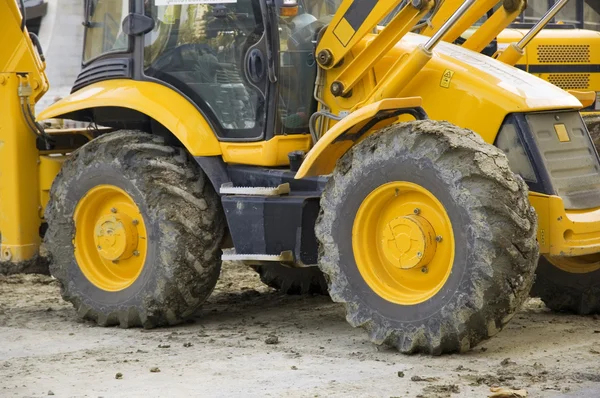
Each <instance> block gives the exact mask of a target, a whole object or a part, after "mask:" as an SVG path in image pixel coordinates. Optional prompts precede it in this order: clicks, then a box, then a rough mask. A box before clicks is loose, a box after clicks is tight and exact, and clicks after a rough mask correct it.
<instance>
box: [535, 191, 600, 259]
mask: <svg viewBox="0 0 600 398" xmlns="http://www.w3.org/2000/svg"><path fill="white" fill-rule="evenodd" d="M529 201H530V202H531V205H532V206H533V207H534V208H535V210H536V212H537V215H538V235H537V237H538V243H539V246H540V253H541V254H547V255H551V256H560V257H578V256H586V255H591V254H596V253H600V208H597V209H589V210H565V208H564V203H563V200H562V199H561V198H560V197H559V196H548V195H543V194H539V193H535V192H531V193H530V194H529Z"/></svg>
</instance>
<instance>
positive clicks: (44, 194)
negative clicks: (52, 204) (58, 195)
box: [38, 156, 67, 218]
mask: <svg viewBox="0 0 600 398" xmlns="http://www.w3.org/2000/svg"><path fill="white" fill-rule="evenodd" d="M66 158H67V157H66V156H40V163H39V165H38V174H39V186H40V203H41V209H40V218H43V214H44V211H45V210H46V205H47V204H48V200H49V199H50V188H51V187H52V182H53V181H54V178H56V175H57V174H58V172H59V171H60V168H61V167H62V164H63V162H64V161H65V160H66Z"/></svg>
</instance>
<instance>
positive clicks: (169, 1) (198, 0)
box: [154, 0, 237, 6]
mask: <svg viewBox="0 0 600 398" xmlns="http://www.w3.org/2000/svg"><path fill="white" fill-rule="evenodd" d="M223 3H237V0H154V5H155V6H174V5H180V4H223Z"/></svg>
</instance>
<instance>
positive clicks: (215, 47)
mask: <svg viewBox="0 0 600 398" xmlns="http://www.w3.org/2000/svg"><path fill="white" fill-rule="evenodd" d="M178 3H179V4H178ZM181 3H185V4H181ZM475 3H476V1H475V0H467V1H465V2H464V4H462V5H461V6H460V7H459V8H458V9H457V10H456V11H455V12H454V13H453V14H452V15H451V16H450V18H449V19H448V21H446V22H445V23H444V24H443V25H442V26H441V27H440V29H439V31H438V32H437V33H436V34H434V35H433V36H432V37H426V36H423V35H418V34H413V33H411V32H410V31H411V30H412V29H413V28H414V27H415V25H416V24H417V23H419V21H420V20H421V19H422V18H423V17H424V16H425V15H427V13H428V12H429V11H430V10H431V9H432V7H433V6H434V2H433V1H431V0H413V1H411V2H410V3H409V4H407V5H406V6H405V7H404V8H403V9H402V10H401V11H400V12H399V13H397V15H395V16H394V18H393V19H392V20H391V21H390V23H389V24H388V25H387V26H386V27H385V29H383V30H381V31H379V32H376V29H375V28H376V26H377V25H378V23H379V22H380V21H382V19H383V18H384V17H385V16H386V15H388V14H389V13H390V12H392V10H393V9H394V7H395V6H396V5H398V4H399V1H389V2H388V1H386V2H383V1H375V0H362V1H352V0H343V1H341V0H333V1H320V0H317V1H311V0H300V1H295V0H280V1H271V0H238V1H237V2H236V3H230V2H226V3H219V4H215V2H214V1H210V0H197V1H185V2H182V1H179V0H154V1H141V0H139V1H134V2H130V1H126V0H88V1H86V4H85V5H86V7H85V9H86V15H85V21H84V24H85V26H86V33H85V43H84V52H83V53H84V56H83V68H82V71H81V73H80V75H79V77H78V78H77V80H76V82H75V83H74V86H73V90H72V94H71V95H70V96H68V97H66V98H64V99H62V100H61V101H59V102H57V103H55V104H53V105H51V106H50V107H49V108H47V109H45V110H44V111H42V112H41V113H40V114H39V115H38V116H37V119H36V120H34V119H33V115H32V112H31V107H32V104H33V103H34V102H35V101H37V100H38V99H39V98H40V97H41V95H43V93H44V92H45V91H46V90H47V86H48V84H47V81H46V79H45V75H44V72H43V69H44V63H43V59H42V58H41V57H40V55H39V54H38V52H37V51H36V49H35V46H34V43H35V38H34V39H33V40H31V39H30V35H28V33H27V31H26V29H25V28H24V26H22V25H21V19H22V16H21V13H20V11H19V7H18V3H17V2H16V1H14V0H0V32H1V33H3V35H2V37H3V38H5V42H4V43H3V45H2V51H0V71H1V73H0V90H2V95H1V96H0V99H1V100H2V101H3V102H4V104H3V108H2V109H7V110H8V114H9V115H10V117H9V118H3V119H1V120H0V123H1V124H0V134H1V137H2V138H1V139H2V141H3V145H2V146H1V147H0V169H1V170H2V174H1V175H0V189H1V190H0V198H1V201H0V216H1V217H0V231H1V232H2V247H1V249H2V252H1V254H2V261H4V262H5V263H10V264H17V265H18V264H22V263H24V262H28V261H33V260H34V257H35V256H37V255H38V254H39V246H40V236H43V239H44V245H45V249H46V250H47V251H48V258H49V260H50V271H51V273H52V275H53V276H54V277H56V278H57V279H58V281H59V282H60V284H61V293H62V296H63V298H64V299H65V300H68V301H70V302H72V303H73V305H74V307H75V309H76V311H77V313H78V315H79V316H80V317H82V318H86V319H89V320H93V321H95V322H96V323H97V324H99V325H101V326H109V325H120V326H121V327H133V326H142V327H146V328H151V327H156V326H160V325H173V324H177V323H180V322H182V321H183V320H185V319H186V318H188V317H190V316H192V315H193V314H194V313H195V312H196V311H197V309H198V308H199V307H200V306H201V305H202V303H203V302H204V301H205V300H206V298H207V297H208V296H209V295H210V293H211V292H212V290H213V288H214V286H215V283H216V281H217V278H218V276H219V272H220V268H221V262H222V261H223V260H234V261H242V262H244V263H247V264H248V265H251V266H254V267H261V266H269V267H270V268H271V270H274V272H279V270H283V269H286V270H287V269H290V270H292V271H299V272H296V273H295V274H294V276H295V277H297V278H301V277H303V276H304V275H305V273H304V271H306V269H311V268H310V267H317V268H318V270H319V271H320V272H322V274H323V275H324V280H325V281H326V283H327V288H328V289H327V290H328V293H329V294H330V296H331V298H332V299H333V300H334V301H336V302H340V303H344V304H345V308H346V314H347V316H346V317H347V320H348V322H349V323H350V324H351V325H352V326H355V327H357V326H361V327H363V328H364V329H366V331H367V333H368V336H369V339H370V340H371V341H372V342H373V343H375V344H386V345H390V346H392V347H395V348H397V349H398V350H399V351H400V352H403V353H414V352H424V353H428V354H433V355H439V354H442V353H446V352H456V351H459V352H464V351H467V350H469V349H470V348H472V347H474V346H475V345H477V344H478V343H480V342H481V341H483V340H485V339H487V338H489V337H491V336H493V335H495V334H497V333H498V332H499V331H500V330H501V329H502V328H503V327H504V326H505V325H506V324H507V323H508V322H509V321H510V319H511V318H512V316H513V315H514V314H515V312H516V311H517V310H518V308H519V306H520V304H521V303H522V302H523V301H524V300H525V299H526V298H527V297H528V293H529V291H530V288H531V285H532V282H533V279H534V274H535V269H536V266H537V261H538V257H539V254H540V253H542V254H544V255H548V256H556V257H565V258H580V257H577V256H594V255H596V254H597V253H598V252H599V251H600V210H599V208H600V195H599V194H598V193H599V190H600V161H599V159H598V155H597V153H596V152H595V151H594V150H593V144H592V141H591V139H590V136H589V133H588V131H587V129H586V127H585V124H584V123H583V120H582V118H581V115H580V113H579V110H580V109H581V108H582V104H581V102H580V101H579V100H578V99H577V98H575V97H574V96H573V95H571V94H569V93H567V92H565V91H563V90H561V89H560V88H558V87H556V86H554V85H552V84H550V83H548V82H545V81H543V80H542V79H539V78H537V77H535V76H532V75H530V74H528V73H526V72H524V71H521V70H519V69H518V68H514V67H511V66H509V65H506V64H504V63H502V62H499V61H497V60H495V59H492V58H490V57H488V56H485V55H482V54H480V53H478V52H475V51H471V50H468V49H465V48H461V47H460V46H457V45H453V44H449V43H444V42H443V41H442V37H443V36H444V35H445V34H446V33H447V32H448V31H449V30H451V29H452V28H453V27H454V26H455V25H456V23H457V21H459V20H460V19H461V17H462V16H463V15H465V13H467V12H468V11H469V9H470V8H471V7H476V6H477V5H476V4H475ZM516 6H517V7H520V8H522V7H523V6H524V2H518V4H517V5H516ZM32 37H34V36H32ZM313 82H314V83H313ZM53 118H65V119H72V120H79V121H87V122H89V123H90V128H88V129H86V130H83V131H70V130H66V131H51V130H45V129H44V126H43V125H41V123H40V122H41V121H43V120H47V119H53ZM25 182H28V183H25ZM227 242H231V248H230V250H227V251H223V250H222V249H224V248H225V247H227V246H228V245H227ZM284 267H287V268H284ZM312 269H315V268H312ZM280 275H284V277H285V275H287V274H284V273H283V272H282V273H281V274H280ZM288 282H289V283H291V282H294V283H297V282H295V281H288Z"/></svg>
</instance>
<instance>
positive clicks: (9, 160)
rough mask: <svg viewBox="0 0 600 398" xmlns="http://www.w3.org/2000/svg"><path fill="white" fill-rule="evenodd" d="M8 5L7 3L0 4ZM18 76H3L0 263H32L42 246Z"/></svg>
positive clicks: (33, 153)
mask: <svg viewBox="0 0 600 398" xmlns="http://www.w3.org/2000/svg"><path fill="white" fill-rule="evenodd" d="M0 4H5V3H0ZM18 88H19V77H18V76H17V74H16V73H0V110H1V114H2V117H0V233H1V234H2V246H1V251H0V259H1V260H2V261H11V262H14V263H18V262H21V261H26V260H30V259H32V258H33V257H34V256H35V255H36V254H37V253H38V248H39V245H40V234H39V227H40V224H41V218H40V210H41V207H40V199H39V186H38V173H37V167H38V165H37V162H38V156H39V154H38V151H37V148H36V145H35V139H36V136H35V134H34V133H33V132H32V131H31V130H30V129H29V127H28V126H27V123H26V122H25V119H24V117H23V113H22V111H21V102H20V98H19V97H18V95H17V90H18Z"/></svg>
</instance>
